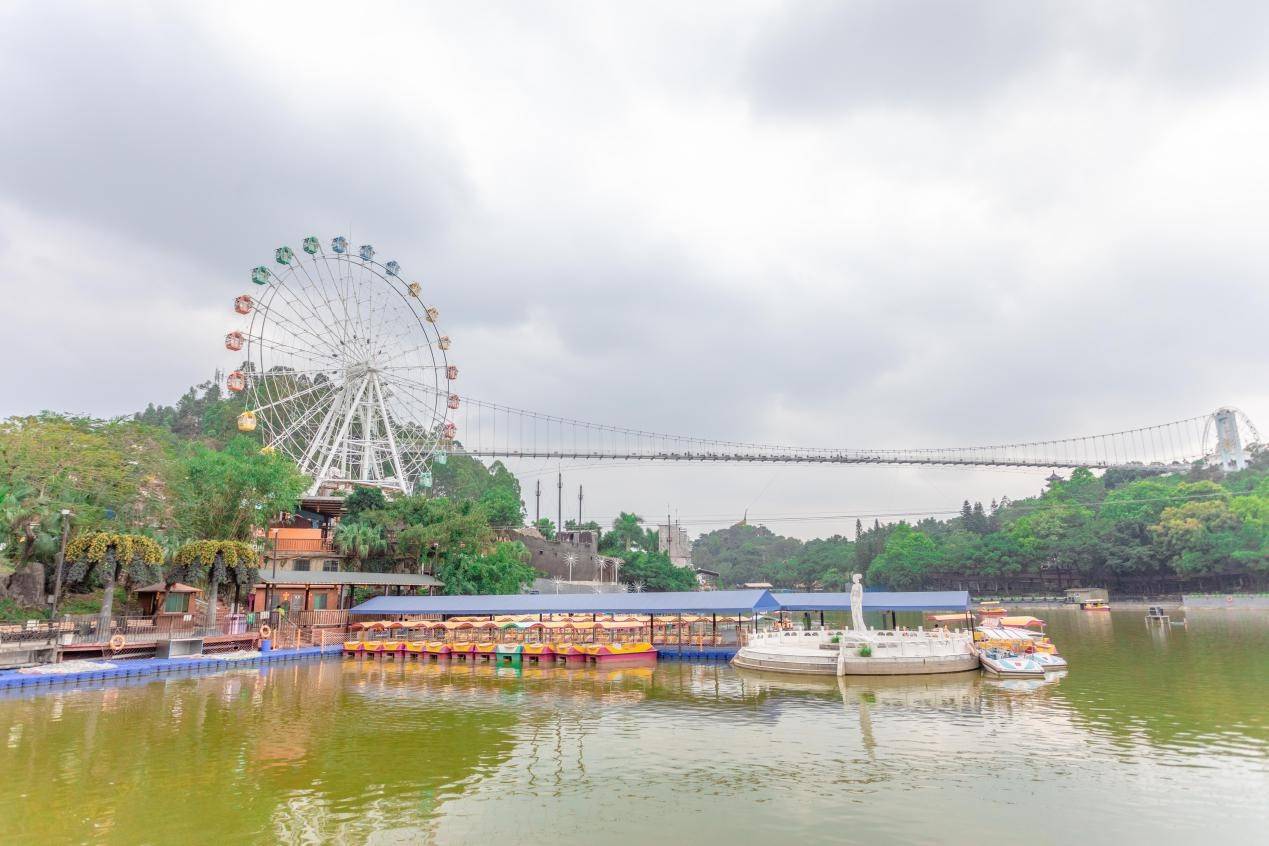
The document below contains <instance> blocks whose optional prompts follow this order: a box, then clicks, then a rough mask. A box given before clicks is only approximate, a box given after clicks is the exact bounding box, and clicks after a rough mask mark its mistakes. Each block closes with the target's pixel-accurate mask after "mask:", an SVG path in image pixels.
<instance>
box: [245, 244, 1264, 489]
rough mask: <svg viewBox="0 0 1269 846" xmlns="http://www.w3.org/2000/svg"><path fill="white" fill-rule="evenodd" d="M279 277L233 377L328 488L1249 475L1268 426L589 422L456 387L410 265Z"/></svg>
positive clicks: (324, 261) (1224, 415) (360, 259)
mask: <svg viewBox="0 0 1269 846" xmlns="http://www.w3.org/2000/svg"><path fill="white" fill-rule="evenodd" d="M274 260H275V263H276V265H277V267H276V268H273V269H271V268H270V267H268V266H265V265H260V266H258V267H255V268H253V269H252V270H251V273H250V279H251V282H252V283H253V284H254V285H255V286H256V288H254V289H253V290H254V291H255V294H254V295H253V294H240V295H238V296H237V297H235V298H234V300H233V312H234V314H236V315H238V316H239V317H240V318H244V320H243V321H241V326H242V328H239V329H234V330H232V331H230V332H228V333H227V334H226V335H225V339H224V345H225V348H226V349H227V350H228V351H230V352H233V353H240V352H241V353H243V355H244V357H245V358H244V360H243V361H242V364H241V365H240V368H241V369H238V370H234V371H232V372H231V373H229V374H228V376H227V378H226V380H225V385H226V387H227V388H228V390H229V391H231V392H235V393H237V392H243V391H246V409H245V410H244V411H243V412H242V414H240V415H239V417H238V428H239V429H240V430H242V431H244V432H251V431H255V429H256V427H257V426H260V427H261V428H262V429H263V432H262V434H263V436H264V437H263V441H264V447H263V448H264V450H266V451H268V452H271V453H272V452H280V453H282V454H284V455H286V456H288V457H289V458H291V459H292V460H293V461H295V463H296V465H297V466H298V467H299V469H300V471H301V472H302V473H304V474H306V475H309V476H311V477H313V485H312V492H313V493H316V492H317V491H319V490H320V489H322V488H323V487H324V486H330V487H341V486H343V487H346V486H348V485H350V484H370V485H379V486H382V487H385V488H396V489H401V490H406V491H410V490H412V489H413V487H414V486H415V484H422V485H423V486H425V487H426V486H428V485H430V484H431V482H432V472H431V469H430V468H431V463H432V462H434V461H435V462H443V461H445V460H447V457H448V456H449V455H450V454H466V455H470V456H473V457H477V458H488V459H538V460H546V461H552V460H569V461H575V460H584V461H628V462H700V463H729V462H743V463H769V464H804V465H813V464H855V465H862V464H874V465H918V466H919V465H934V466H948V467H1003V468H1052V469H1054V470H1059V469H1064V468H1065V469H1072V468H1077V467H1089V468H1100V469H1109V468H1112V467H1127V466H1140V467H1147V468H1160V469H1164V470H1172V469H1180V468H1188V467H1189V466H1191V465H1192V464H1194V462H1205V463H1207V464H1209V465H1213V466H1218V467H1220V468H1222V469H1224V470H1237V469H1241V468H1242V467H1245V466H1246V465H1247V463H1248V461H1249V459H1250V457H1251V453H1252V451H1253V450H1252V448H1253V447H1255V446H1257V445H1259V444H1260V443H1261V438H1260V434H1259V432H1257V431H1256V428H1255V426H1254V425H1252V423H1251V421H1250V420H1248V419H1247V416H1246V415H1245V414H1243V413H1242V412H1241V411H1238V410H1237V409H1235V408H1220V409H1217V410H1216V411H1214V412H1212V413H1210V414H1203V415H1199V416H1197V417H1189V418H1186V419H1183V420H1173V421H1171V422H1167V423H1160V424H1157V425H1152V426H1142V427H1139V428H1134V429H1125V430H1122V431H1117V432H1110V433H1107V434H1095V435H1085V436H1077V437H1065V438H1057V439H1052V440H1038V441H1037V440H1033V441H1027V442H1017V443H1000V444H994V445H988V446H969V447H962V446H952V447H938V448H914V449H896V448H887V449H859V448H843V447H809V446H792V445H783V444H769V443H746V442H741V441H729V440H717V439H710V438H702V437H695V436H688V435H671V434H663V433H658V432H650V431H644V430H640V429H633V428H627V427H622V426H614V425H604V424H597V423H589V422H585V421H581V420H572V419H569V418H566V417H560V416H555V415H551V414H543V413H539V412H534V411H528V410H525V409H519V408H512V407H510V406H506V405H501V404H499V403H495V402H488V401H485V400H482V399H479V398H476V397H464V396H460V395H458V394H456V393H454V392H453V391H454V385H455V380H457V379H458V376H459V368H458V366H457V364H455V363H454V361H452V360H451V358H450V350H451V347H452V341H451V339H450V337H449V336H448V335H446V334H444V333H443V332H442V331H441V329H440V327H439V324H438V321H439V318H440V311H439V309H438V308H436V307H435V306H432V305H428V304H426V303H425V302H424V301H423V299H422V297H423V287H422V285H421V284H420V283H418V282H411V281H407V280H408V278H409V276H408V274H406V272H405V271H404V269H403V268H402V267H401V265H400V263H399V262H397V261H395V260H392V261H387V262H383V263H381V262H379V261H377V260H375V248H374V246H373V245H371V244H362V245H361V246H360V247H359V248H355V249H354V247H353V245H352V244H351V243H349V241H348V239H347V238H346V237H344V236H342V235H341V236H336V237H335V238H333V239H332V240H331V241H330V249H329V251H328V250H327V249H325V248H324V247H323V246H322V243H321V240H320V239H319V238H317V237H316V236H314V235H309V236H307V237H305V238H304V239H303V242H302V244H301V247H300V250H299V251H296V250H293V249H292V248H291V247H290V246H286V245H284V246H281V247H278V248H277V249H276V250H275V251H274Z"/></svg>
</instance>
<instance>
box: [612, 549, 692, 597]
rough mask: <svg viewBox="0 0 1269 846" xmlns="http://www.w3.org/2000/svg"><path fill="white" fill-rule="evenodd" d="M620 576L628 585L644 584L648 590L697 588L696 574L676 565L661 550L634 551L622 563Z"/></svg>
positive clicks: (644, 587)
mask: <svg viewBox="0 0 1269 846" xmlns="http://www.w3.org/2000/svg"><path fill="white" fill-rule="evenodd" d="M618 578H620V580H621V581H623V582H625V583H626V584H628V585H633V584H642V585H643V589H644V590H648V591H671V590H696V588H697V587H698V585H697V583H696V574H695V573H694V572H693V571H692V570H690V569H689V568H687V567H676V566H674V564H672V563H671V562H670V559H669V557H668V556H666V555H665V554H664V553H661V552H632V553H630V555H629V557H627V558H626V559H625V563H623V564H622V565H621V570H620V572H619V575H618Z"/></svg>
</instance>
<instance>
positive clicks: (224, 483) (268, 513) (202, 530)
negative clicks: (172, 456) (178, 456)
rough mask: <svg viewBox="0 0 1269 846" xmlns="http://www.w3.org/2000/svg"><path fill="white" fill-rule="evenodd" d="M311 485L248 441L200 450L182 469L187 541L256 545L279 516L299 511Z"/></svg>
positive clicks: (178, 485) (180, 508)
mask: <svg viewBox="0 0 1269 846" xmlns="http://www.w3.org/2000/svg"><path fill="white" fill-rule="evenodd" d="M308 481H309V480H308V478H307V477H305V476H301V475H300V474H299V473H298V472H297V471H296V470H295V465H293V464H292V463H291V462H290V461H289V460H287V459H286V458H283V457H282V456H280V455H277V454H270V455H266V454H262V453H261V451H260V449H259V447H258V446H257V445H256V443H255V442H254V441H252V440H251V439H250V438H247V437H245V436H239V437H236V438H234V439H233V440H231V441H230V442H229V443H228V445H226V446H225V448H224V449H223V450H220V451H217V450H214V449H210V448H209V447H205V446H202V445H201V444H195V445H193V446H191V447H190V448H189V449H188V451H187V453H186V455H185V456H184V458H183V459H182V460H181V461H180V462H179V463H178V466H177V468H176V479H175V480H174V484H173V487H174V488H175V490H176V492H177V494H178V498H177V506H176V513H177V517H178V521H179V524H180V525H181V528H182V529H183V530H184V531H185V533H186V537H189V536H190V535H193V536H194V537H203V538H217V539H225V540H239V541H246V540H250V539H251V537H252V533H253V530H255V529H259V528H264V527H265V526H267V525H268V522H269V520H270V518H271V517H272V516H273V515H275V514H277V513H279V512H281V511H289V510H291V509H293V508H294V507H295V503H296V501H297V500H298V499H299V498H300V496H301V495H302V494H303V493H304V489H305V488H306V487H308Z"/></svg>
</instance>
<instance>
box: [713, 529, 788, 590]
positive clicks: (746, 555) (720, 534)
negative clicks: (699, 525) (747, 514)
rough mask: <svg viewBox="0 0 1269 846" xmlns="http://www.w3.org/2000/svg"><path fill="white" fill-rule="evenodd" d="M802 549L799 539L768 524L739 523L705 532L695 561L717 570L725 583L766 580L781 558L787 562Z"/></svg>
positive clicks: (735, 583)
mask: <svg viewBox="0 0 1269 846" xmlns="http://www.w3.org/2000/svg"><path fill="white" fill-rule="evenodd" d="M801 549H802V542H801V541H799V540H797V539H796V538H786V537H782V536H781V535H777V534H776V533H774V532H772V531H771V530H770V529H768V528H766V527H765V526H751V525H749V524H748V523H737V524H736V525H734V526H731V527H729V528H726V529H720V530H717V531H713V532H708V533H706V534H704V535H701V537H700V538H698V539H697V541H696V543H695V544H693V545H692V561H693V563H695V564H696V565H697V566H699V567H704V568H705V569H707V570H714V571H716V572H717V573H718V580H719V583H720V584H723V585H740V584H744V583H745V582H756V581H766V580H767V575H768V571H769V569H770V568H771V566H772V565H774V564H775V563H776V562H778V561H787V560H789V559H790V558H792V557H793V556H794V555H796V554H797V553H798V552H799V551H800V550H801Z"/></svg>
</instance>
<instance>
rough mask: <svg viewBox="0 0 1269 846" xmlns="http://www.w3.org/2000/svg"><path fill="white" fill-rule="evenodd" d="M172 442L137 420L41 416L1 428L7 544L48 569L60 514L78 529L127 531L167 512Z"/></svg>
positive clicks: (1, 514) (0, 491)
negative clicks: (70, 517) (68, 514)
mask: <svg viewBox="0 0 1269 846" xmlns="http://www.w3.org/2000/svg"><path fill="white" fill-rule="evenodd" d="M174 446H175V444H174V441H173V440H172V439H171V437H170V436H169V435H168V434H167V433H165V432H161V431H159V430H156V429H153V428H151V427H147V426H143V425H140V424H137V423H132V422H121V421H102V420H91V419H87V418H79V417H69V416H61V415H55V414H42V415H39V416H34V417H14V418H10V419H8V420H5V421H3V422H0V520H2V521H3V526H0V530H3V532H4V535H5V537H4V538H3V540H4V541H5V542H6V543H7V544H12V546H13V547H16V548H17V549H18V550H19V552H18V555H17V557H18V558H19V560H21V561H25V560H27V559H28V558H32V557H33V558H35V559H36V560H39V561H43V562H44V563H48V562H50V561H51V560H52V557H53V554H54V553H55V551H56V549H57V545H58V544H57V538H58V536H59V535H60V533H61V517H60V514H59V512H60V511H61V510H62V509H69V510H71V511H73V512H74V515H75V518H74V520H75V526H76V528H77V529H79V530H80V531H95V530H99V529H107V528H108V529H110V530H111V531H115V532H120V531H122V532H129V531H136V530H140V529H143V528H145V527H147V526H151V525H154V524H156V523H159V522H162V521H163V520H164V519H165V518H166V517H167V515H168V513H169V498H168V496H167V491H166V485H165V481H164V475H165V468H166V465H167V463H168V462H169V461H170V456H171V453H172V450H173V449H174Z"/></svg>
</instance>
